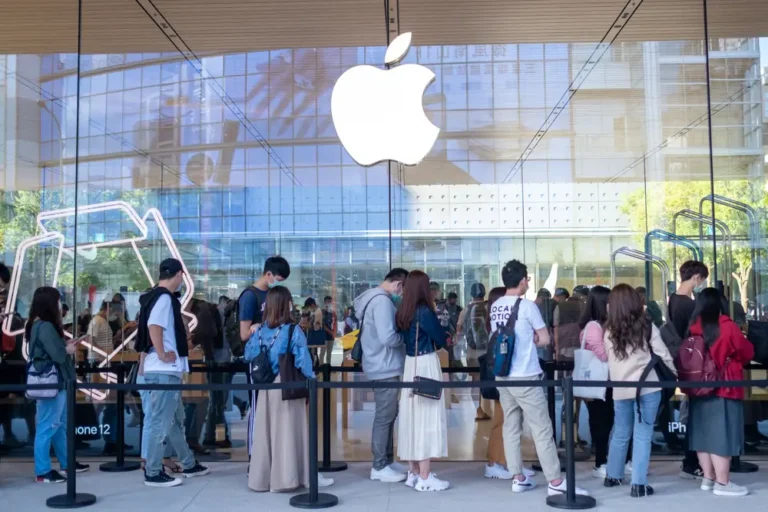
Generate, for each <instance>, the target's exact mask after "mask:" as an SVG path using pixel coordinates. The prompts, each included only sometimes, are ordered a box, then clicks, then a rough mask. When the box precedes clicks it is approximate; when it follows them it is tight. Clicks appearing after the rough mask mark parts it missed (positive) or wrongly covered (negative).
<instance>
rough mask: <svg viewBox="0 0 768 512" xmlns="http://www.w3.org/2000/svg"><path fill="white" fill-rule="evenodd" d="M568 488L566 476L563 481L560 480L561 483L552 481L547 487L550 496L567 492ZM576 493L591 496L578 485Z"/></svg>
mask: <svg viewBox="0 0 768 512" xmlns="http://www.w3.org/2000/svg"><path fill="white" fill-rule="evenodd" d="M567 490H568V485H567V484H566V483H565V478H563V481H562V482H560V485H552V484H551V483H550V484H549V487H548V489H547V494H548V495H549V496H557V495H558V494H565V492H566V491H567ZM576 494H580V495H582V496H589V493H588V492H587V491H586V490H584V489H582V488H580V487H576Z"/></svg>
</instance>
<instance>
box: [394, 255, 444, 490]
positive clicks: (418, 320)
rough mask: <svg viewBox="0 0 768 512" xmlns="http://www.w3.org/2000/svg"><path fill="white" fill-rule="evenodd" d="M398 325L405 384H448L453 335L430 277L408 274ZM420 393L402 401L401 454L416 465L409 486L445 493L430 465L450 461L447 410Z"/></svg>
mask: <svg viewBox="0 0 768 512" xmlns="http://www.w3.org/2000/svg"><path fill="white" fill-rule="evenodd" d="M395 322H396V324H397V328H398V329H399V330H400V331H402V332H403V341H404V342H405V354H406V357H405V370H404V374H403V382H413V381H414V377H416V376H419V377H422V378H426V379H432V380H442V378H443V373H442V369H441V368H440V358H439V357H438V355H437V351H438V350H440V349H441V348H444V347H445V346H446V345H447V341H448V338H449V334H448V330H447V328H445V327H442V326H441V325H440V320H438V318H437V314H436V313H435V303H434V301H433V300H432V294H431V293H430V289H429V276H428V275H427V274H425V273H424V272H421V271H420V270H414V271H413V272H411V273H410V274H408V278H407V279H406V280H405V285H404V286H403V302H402V304H400V307H399V308H398V310H397V315H396V316H395ZM417 393H418V390H416V389H404V390H403V392H402V393H401V395H400V422H399V425H398V446H397V454H398V456H399V457H400V459H401V460H407V461H408V462H409V464H410V470H409V472H408V478H407V479H406V482H405V484H406V485H407V486H409V487H413V488H414V489H416V490H417V491H444V490H446V489H448V487H449V486H450V484H449V483H448V482H446V481H444V480H440V479H438V478H437V476H436V475H435V474H434V473H432V472H431V471H430V460H431V459H435V458H440V457H446V456H447V455H448V433H447V420H446V414H445V405H443V400H442V399H438V400H435V399H433V398H427V397H424V396H421V395H419V394H417Z"/></svg>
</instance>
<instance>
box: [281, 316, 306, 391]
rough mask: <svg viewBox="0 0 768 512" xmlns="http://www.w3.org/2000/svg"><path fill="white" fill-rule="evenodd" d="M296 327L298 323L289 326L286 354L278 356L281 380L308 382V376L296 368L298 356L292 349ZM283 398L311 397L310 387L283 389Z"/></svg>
mask: <svg viewBox="0 0 768 512" xmlns="http://www.w3.org/2000/svg"><path fill="white" fill-rule="evenodd" d="M295 329H296V324H291V326H290V327H289V328H288V348H287V349H286V351H285V354H280V357H279V358H278V361H279V363H278V364H279V365H280V382H304V383H306V382H307V378H306V377H305V376H304V374H303V373H301V370H299V369H298V368H296V356H294V355H293V352H292V351H291V343H293V331H294V330H295ZM282 391H283V400H302V399H304V400H305V399H307V398H309V389H307V388H306V387H303V388H293V389H283V390H282Z"/></svg>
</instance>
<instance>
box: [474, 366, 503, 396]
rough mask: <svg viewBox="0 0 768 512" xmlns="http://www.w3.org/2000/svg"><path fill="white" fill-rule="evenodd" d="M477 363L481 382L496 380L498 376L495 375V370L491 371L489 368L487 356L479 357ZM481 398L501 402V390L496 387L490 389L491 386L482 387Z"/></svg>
mask: <svg viewBox="0 0 768 512" xmlns="http://www.w3.org/2000/svg"><path fill="white" fill-rule="evenodd" d="M477 363H478V364H479V365H480V380H481V381H486V380H496V376H495V375H494V374H493V370H491V367H490V366H488V356H487V354H483V355H481V356H480V357H478V358H477ZM480 396H482V397H483V398H485V399H486V400H495V401H497V402H498V401H499V400H500V396H499V389H498V388H495V387H489V386H483V387H480Z"/></svg>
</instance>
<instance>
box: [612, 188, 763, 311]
mask: <svg viewBox="0 0 768 512" xmlns="http://www.w3.org/2000/svg"><path fill="white" fill-rule="evenodd" d="M711 193H712V188H711V183H710V182H709V181H667V182H662V183H649V184H648V189H647V192H646V191H645V190H643V189H642V188H640V189H637V190H635V191H633V192H631V193H629V194H627V196H626V197H625V198H624V202H623V204H622V205H621V207H620V210H621V212H622V213H624V214H625V215H627V216H628V217H629V219H630V225H631V227H632V229H633V230H634V231H635V232H636V233H637V235H636V240H637V246H638V247H640V248H642V247H643V244H644V242H645V233H646V232H647V231H649V230H651V229H658V228H660V229H665V230H668V231H671V229H672V217H673V216H674V214H675V213H677V212H679V211H680V210H683V209H685V208H689V209H691V210H694V211H699V201H700V200H701V198H702V197H704V196H707V195H709V194H711ZM715 193H716V194H719V195H722V196H725V197H728V198H730V199H733V200H735V201H739V202H742V203H745V204H747V205H749V206H751V207H753V208H755V209H756V210H757V211H758V214H759V215H760V220H761V223H762V228H761V232H762V233H766V231H767V230H768V220H767V219H766V210H767V209H768V194H766V190H765V188H764V185H763V183H762V182H754V181H745V180H733V181H715ZM646 194H647V200H646ZM711 212H712V210H711V206H710V203H705V205H704V212H703V213H704V215H711ZM715 216H716V218H717V219H718V220H720V221H723V222H725V224H727V225H728V227H729V228H730V230H731V233H732V235H733V239H734V242H733V265H734V268H732V269H731V275H732V276H733V279H734V280H735V283H736V284H737V285H738V289H739V296H740V297H741V298H740V301H741V302H742V303H744V304H743V305H744V306H745V307H746V304H745V302H746V299H747V298H748V297H749V294H748V293H747V290H748V287H749V282H750V277H751V275H752V274H751V272H752V260H751V251H750V245H749V241H748V239H747V234H748V230H749V225H748V222H747V219H746V218H745V216H744V214H742V213H740V212H737V211H736V210H733V209H731V208H725V207H722V206H717V207H716V209H715ZM677 234H679V235H682V236H686V237H688V238H691V239H693V240H694V241H698V236H699V224H697V223H695V222H693V221H690V220H688V219H685V218H678V220H677ZM704 237H705V240H704V244H703V247H702V250H703V251H704V259H705V263H706V264H707V265H708V266H710V267H711V266H712V242H711V240H712V232H711V228H709V229H707V228H705V231H704ZM718 244H720V242H718ZM720 247H721V246H720V245H718V249H719V250H718V251H717V260H718V261H717V263H718V268H723V267H722V266H721V265H723V264H724V259H723V258H724V255H723V253H724V251H722V250H720ZM761 249H764V248H761ZM673 250H675V249H674V248H673V247H672V246H671V245H670V244H663V249H662V251H663V252H662V253H661V254H660V255H661V256H662V257H663V258H664V259H665V260H666V261H667V262H668V263H669V264H670V265H671V264H672V259H673V258H672V254H673V253H672V251H673ZM676 250H677V251H678V252H677V262H678V265H679V264H680V263H682V262H683V261H685V260H686V259H689V258H690V253H689V252H687V251H686V250H684V249H681V248H677V249H676ZM718 279H723V276H722V275H718ZM710 284H712V285H714V284H715V283H713V282H711V283H710ZM735 291H736V290H731V293H732V294H733V293H734V292H735Z"/></svg>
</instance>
